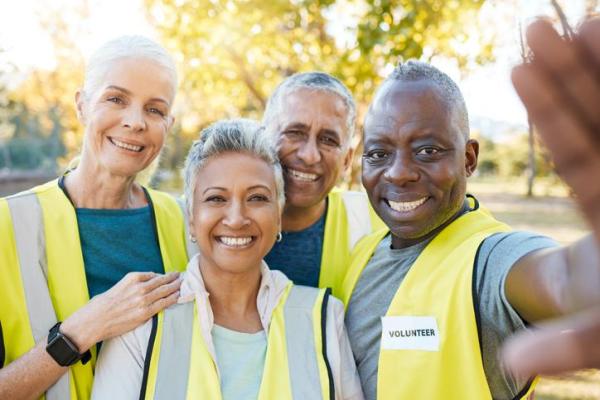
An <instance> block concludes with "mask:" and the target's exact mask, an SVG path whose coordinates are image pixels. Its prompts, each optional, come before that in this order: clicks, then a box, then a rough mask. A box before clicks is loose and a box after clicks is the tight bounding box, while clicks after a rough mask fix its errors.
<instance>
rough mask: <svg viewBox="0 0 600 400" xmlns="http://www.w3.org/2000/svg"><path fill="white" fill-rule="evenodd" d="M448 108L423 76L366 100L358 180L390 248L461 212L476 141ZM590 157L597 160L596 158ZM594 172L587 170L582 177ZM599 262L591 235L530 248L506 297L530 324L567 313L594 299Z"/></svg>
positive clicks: (429, 232)
mask: <svg viewBox="0 0 600 400" xmlns="http://www.w3.org/2000/svg"><path fill="white" fill-rule="evenodd" d="M595 104H600V101H599V102H597V103H595ZM455 112H456V111H455V110H454V109H453V107H452V106H451V104H449V103H448V102H447V101H446V100H445V99H444V97H443V96H442V94H441V92H440V91H439V89H437V88H436V87H435V85H434V84H432V83H430V82H427V81H418V82H398V81H391V82H386V83H384V85H383V86H382V87H381V88H380V90H379V91H378V93H377V95H376V97H375V100H374V101H373V104H372V105H371V108H370V110H369V112H368V115H367V117H366V120H365V128H364V139H365V149H364V154H363V175H362V177H363V185H364V186H365V188H366V190H367V193H368V195H369V199H370V201H371V204H372V205H373V207H374V209H375V211H376V212H377V214H378V215H379V216H380V218H381V219H382V220H383V221H384V222H385V223H386V225H387V226H388V227H389V228H390V230H391V233H392V247H394V248H402V247H407V246H411V245H414V244H416V243H420V242H422V241H424V240H427V239H428V238H431V237H433V236H435V235H436V234H437V233H439V232H440V231H441V230H442V229H443V228H444V227H445V226H446V225H448V224H449V223H450V222H451V221H453V220H454V219H456V218H457V217H458V216H459V215H461V214H462V212H464V204H465V203H464V202H465V190H466V179H467V177H468V176H470V175H471V174H472V173H473V172H474V170H475V168H476V166H477V155H478V145H477V142H475V141H473V140H467V139H466V138H465V135H464V134H463V133H462V132H461V131H460V129H459V124H458V123H457V121H458V119H457V118H456V114H455ZM559 147H561V146H559ZM568 147H569V146H564V147H561V148H560V149H559V150H554V151H562V150H565V149H568ZM551 150H552V147H551ZM579 151H581V149H579ZM565 159H567V160H569V159H570V157H566V156H565ZM594 160H595V161H594V162H596V163H597V164H596V165H600V157H599V158H598V159H597V160H596V159H594ZM578 164H579V165H582V166H585V165H587V162H584V163H578ZM559 167H560V164H559ZM598 170H600V168H596V169H590V170H586V172H587V174H588V175H587V177H589V176H593V175H590V174H592V173H593V172H596V171H598ZM576 175H577V174H575V173H573V178H571V179H574V177H575V176H576ZM577 179H582V177H579V178H577ZM577 179H575V180H577ZM586 180H587V182H588V185H590V186H591V187H590V189H592V190H595V189H594V187H593V186H594V185H593V184H590V183H589V181H590V179H588V178H586ZM566 181H567V183H570V180H569V179H566ZM583 186H584V187H585V186H586V185H583ZM598 186H599V187H600V183H599V184H598ZM572 187H574V185H572ZM597 193H600V190H599V191H598V192H597ZM584 201H585V200H584ZM599 203H600V202H596V203H595V205H594V203H593V202H589V203H587V202H584V204H588V205H589V206H590V210H589V211H588V212H587V213H586V214H587V215H596V214H594V213H595V212H596V209H597V208H598V206H597V204H599ZM596 232H599V231H598V230H596ZM599 259H600V256H599V252H598V243H597V242H596V241H595V240H594V238H593V237H591V236H589V237H586V238H584V239H582V240H580V241H579V242H576V243H574V244H573V245H571V246H568V247H560V248H555V249H550V250H543V251H535V252H532V253H530V254H528V255H526V256H524V257H522V258H521V259H520V260H519V261H518V262H517V263H515V264H514V265H513V267H512V269H511V271H510V272H509V274H508V276H507V280H506V285H505V288H504V290H505V294H506V297H507V299H508V301H509V302H510V304H511V305H512V306H513V307H514V308H515V309H516V311H517V312H518V313H519V314H520V315H521V316H522V317H523V318H524V319H525V320H526V321H528V322H532V323H533V322H538V321H541V320H544V319H547V318H552V317H556V316H560V315H564V314H566V313H570V312H573V310H576V309H577V307H578V305H580V304H581V302H582V301H583V300H582V299H584V300H585V301H589V300H590V299H594V298H598V289H597V288H598V287H600V261H599ZM596 340H597V339H596ZM588 344H589V343H588ZM596 348H598V346H596ZM521 355H522V354H521ZM520 358H524V357H520ZM519 372H521V371H519Z"/></svg>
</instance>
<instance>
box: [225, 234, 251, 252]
mask: <svg viewBox="0 0 600 400" xmlns="http://www.w3.org/2000/svg"><path fill="white" fill-rule="evenodd" d="M254 239H255V237H254V236H245V237H233V236H217V241H218V242H219V243H221V244H223V245H225V246H227V247H231V248H235V249H239V248H243V247H248V246H249V245H250V243H252V242H253V241H254Z"/></svg>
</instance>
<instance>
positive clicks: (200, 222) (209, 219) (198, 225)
mask: <svg viewBox="0 0 600 400" xmlns="http://www.w3.org/2000/svg"><path fill="white" fill-rule="evenodd" d="M219 218H220V217H219V213H218V212H215V211H214V210H208V209H206V208H201V207H197V208H196V210H195V211H194V217H193V219H192V224H193V229H194V234H195V235H196V239H198V241H200V240H202V239H203V238H207V237H208V236H209V235H210V232H211V230H212V229H213V228H214V226H215V225H216V224H217V223H218V222H219Z"/></svg>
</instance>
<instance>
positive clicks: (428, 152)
mask: <svg viewBox="0 0 600 400" xmlns="http://www.w3.org/2000/svg"><path fill="white" fill-rule="evenodd" d="M441 152H442V149H440V148H437V147H432V146H427V147H421V148H420V149H419V150H417V155H418V156H436V155H438V154H440V153H441Z"/></svg>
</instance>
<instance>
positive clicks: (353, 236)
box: [319, 189, 385, 298]
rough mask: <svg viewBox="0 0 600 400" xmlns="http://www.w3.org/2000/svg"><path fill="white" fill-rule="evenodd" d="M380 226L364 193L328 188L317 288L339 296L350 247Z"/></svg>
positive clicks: (380, 222)
mask: <svg viewBox="0 0 600 400" xmlns="http://www.w3.org/2000/svg"><path fill="white" fill-rule="evenodd" d="M384 226H385V225H384V224H383V222H382V221H381V220H380V219H379V218H378V217H377V215H376V214H375V212H374V211H373V209H372V208H371V206H370V205H369V199H368V197H367V195H366V194H365V193H362V192H352V191H341V190H338V189H334V190H332V191H331V192H330V193H329V195H328V196H327V216H326V218H325V228H324V234H323V236H324V237H323V249H322V254H321V272H320V274H319V287H321V288H326V287H329V288H331V289H332V292H333V295H334V296H335V297H338V298H339V295H340V290H341V286H342V283H343V281H344V277H345V275H346V271H347V268H348V265H349V264H350V252H351V250H352V249H353V248H354V246H355V245H356V243H357V242H358V241H359V240H360V239H361V238H362V237H364V236H366V235H368V234H370V233H371V232H374V231H376V230H379V229H381V228H383V227H384ZM344 243H346V244H347V245H346V246H343V244H344Z"/></svg>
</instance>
